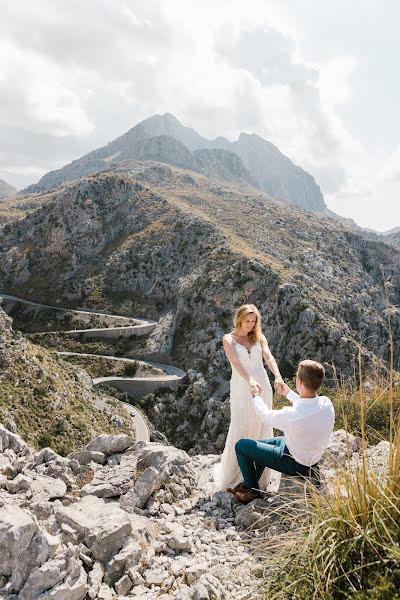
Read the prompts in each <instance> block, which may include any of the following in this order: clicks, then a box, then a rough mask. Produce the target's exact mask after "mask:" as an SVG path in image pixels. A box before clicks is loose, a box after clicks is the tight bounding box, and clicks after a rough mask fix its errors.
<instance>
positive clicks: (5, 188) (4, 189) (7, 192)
mask: <svg viewBox="0 0 400 600" xmlns="http://www.w3.org/2000/svg"><path fill="white" fill-rule="evenodd" d="M16 193H17V190H16V188H15V187H13V186H12V185H10V184H9V183H7V182H6V181H4V179H0V200H3V199H4V198H8V197H9V196H13V195H14V194H16Z"/></svg>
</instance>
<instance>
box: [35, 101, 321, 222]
mask: <svg viewBox="0 0 400 600" xmlns="http://www.w3.org/2000/svg"><path fill="white" fill-rule="evenodd" d="M138 159H139V160H140V159H141V160H143V159H149V160H162V161H165V162H167V163H170V164H172V165H179V166H182V167H186V168H190V169H194V170H198V171H200V172H202V173H204V174H206V175H208V176H214V175H218V176H221V177H224V178H225V179H228V180H236V181H245V182H248V183H252V184H254V185H256V186H257V187H258V188H260V189H261V190H263V191H265V192H266V193H267V194H269V195H270V196H272V197H274V198H276V199H279V200H282V201H284V202H289V203H293V204H296V205H297V206H301V207H303V208H306V209H308V210H312V211H315V212H324V210H325V209H326V205H325V202H324V199H323V196H322V193H321V191H320V189H319V187H318V186H317V184H316V183H315V181H314V179H313V177H312V176H311V175H310V174H309V173H307V172H306V171H304V170H303V169H301V168H300V167H299V166H297V165H295V164H294V163H293V162H292V161H291V160H290V159H289V158H287V157H286V156H285V155H284V154H282V153H281V152H280V151H279V149H278V148H276V146H274V145H273V144H271V143H270V142H268V141H266V140H264V139H263V138H261V137H260V136H258V135H254V134H252V135H249V134H247V133H241V134H240V136H239V139H238V140H237V141H235V142H229V141H228V140H227V139H225V138H222V137H218V138H216V139H215V140H207V139H206V138H203V137H202V136H200V135H199V134H198V133H197V132H196V131H194V129H191V128H189V127H184V126H183V125H182V124H181V123H180V122H179V121H178V120H177V119H176V118H175V117H174V116H173V115H171V114H168V113H167V114H165V115H154V116H153V117H150V118H149V119H146V120H145V121H142V122H141V123H138V124H137V125H136V126H135V127H133V128H132V129H130V130H129V131H128V132H127V133H125V134H124V135H122V136H120V137H119V138H117V139H115V140H113V141H112V142H110V143H109V144H107V145H106V146H104V147H103V148H98V149H97V150H93V151H92V152H89V154H86V155H85V156H83V157H81V158H79V159H77V160H74V161H72V162H71V163H70V164H68V165H65V166H64V167H63V168H62V169H58V170H55V171H50V172H49V173H47V174H46V175H44V176H43V177H42V178H41V180H40V181H39V182H38V183H37V184H34V185H31V186H29V187H28V188H27V189H26V190H24V192H25V193H36V192H44V191H47V190H49V189H51V188H53V187H56V186H58V185H60V184H62V183H64V182H66V181H71V180H73V179H77V178H79V177H83V176H86V175H88V174H90V173H95V172H97V171H101V170H104V169H107V168H109V167H110V165H113V166H116V165H118V163H120V162H123V161H126V160H138Z"/></svg>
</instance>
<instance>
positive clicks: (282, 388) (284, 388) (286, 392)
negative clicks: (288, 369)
mask: <svg viewBox="0 0 400 600" xmlns="http://www.w3.org/2000/svg"><path fill="white" fill-rule="evenodd" d="M276 391H277V392H278V394H281V395H282V396H286V398H287V399H288V400H289V402H294V400H297V398H298V397H299V395H298V394H296V392H294V391H293V390H291V389H290V387H289V386H288V384H287V383H285V382H284V381H282V383H278V384H277V386H276Z"/></svg>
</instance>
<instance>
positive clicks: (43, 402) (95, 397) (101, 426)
mask: <svg viewBox="0 0 400 600" xmlns="http://www.w3.org/2000/svg"><path fill="white" fill-rule="evenodd" d="M39 357H40V358H39ZM108 399H109V398H108V396H107V395H105V394H104V393H101V392H99V391H97V390H96V389H91V387H90V384H89V383H88V380H87V379H85V375H84V374H83V373H82V374H81V371H79V370H77V369H76V367H74V366H72V365H71V366H69V365H68V364H67V363H65V362H63V361H62V360H61V359H59V358H58V357H57V356H56V355H54V354H50V353H49V352H47V351H46V350H44V349H38V348H37V347H36V346H34V345H32V344H29V345H28V347H27V351H26V353H25V355H24V356H21V357H20V358H17V360H16V361H15V362H14V363H13V366H12V368H10V369H8V370H7V371H6V373H5V375H4V377H3V379H2V383H1V386H0V421H1V422H7V420H9V419H10V418H12V419H13V420H14V422H15V424H16V426H17V430H18V433H19V434H20V435H21V436H22V437H23V438H24V439H25V440H26V441H27V442H28V443H29V444H31V445H32V446H33V447H35V448H41V447H44V446H51V447H52V448H53V449H54V450H56V451H57V452H59V453H60V454H67V453H68V452H70V451H72V450H75V449H77V448H79V447H81V446H82V445H84V444H85V443H87V442H88V441H89V440H90V439H91V438H92V437H94V436H95V435H96V434H98V433H102V432H110V433H122V432H125V433H131V432H132V423H131V420H130V419H129V417H128V415H127V414H126V412H125V410H124V409H123V407H121V406H120V405H119V404H115V405H110V404H108V403H107V400H108ZM113 415H118V416H120V417H121V418H122V421H123V426H122V427H116V426H114V425H112V423H111V418H112V416H113Z"/></svg>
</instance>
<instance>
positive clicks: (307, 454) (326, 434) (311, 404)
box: [253, 390, 335, 467]
mask: <svg viewBox="0 0 400 600" xmlns="http://www.w3.org/2000/svg"><path fill="white" fill-rule="evenodd" d="M286 398H287V399H288V400H290V402H292V406H285V407H284V408H282V409H281V410H272V409H270V408H268V407H267V406H266V405H265V403H264V400H263V399H262V398H261V397H260V396H254V398H253V401H254V406H255V409H256V412H257V414H258V415H259V416H260V417H261V418H262V419H263V421H264V423H267V424H268V425H272V426H273V427H275V428H276V429H281V430H282V431H283V433H284V436H285V441H286V446H287V447H288V449H289V451H290V454H291V455H292V456H293V458H294V459H295V460H296V461H297V462H298V463H300V464H301V465H306V466H307V467H311V465H314V464H315V463H317V462H318V461H319V460H320V458H321V456H322V454H323V452H324V450H325V448H326V447H327V446H328V444H329V440H330V437H331V434H332V431H333V425H334V422H335V411H334V408H333V404H332V402H331V401H330V400H329V398H327V397H326V396H315V398H300V396H299V395H298V394H296V392H293V391H292V390H290V391H289V392H288V394H287V396H286Z"/></svg>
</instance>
